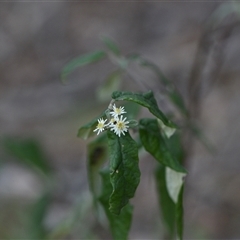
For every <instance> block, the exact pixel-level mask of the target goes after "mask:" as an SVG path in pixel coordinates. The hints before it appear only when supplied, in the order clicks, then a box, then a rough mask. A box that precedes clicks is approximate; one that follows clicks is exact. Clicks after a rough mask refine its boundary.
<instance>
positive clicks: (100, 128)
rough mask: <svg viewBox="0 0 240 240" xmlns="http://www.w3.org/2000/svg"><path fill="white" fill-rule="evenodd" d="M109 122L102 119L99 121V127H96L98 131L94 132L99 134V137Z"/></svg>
mask: <svg viewBox="0 0 240 240" xmlns="http://www.w3.org/2000/svg"><path fill="white" fill-rule="evenodd" d="M106 121H107V119H105V120H103V119H102V118H100V119H98V125H97V127H96V129H94V130H93V131H94V132H96V131H98V132H97V135H98V134H99V133H100V132H102V131H103V130H104V128H105V127H106V125H107V124H105V122H106Z"/></svg>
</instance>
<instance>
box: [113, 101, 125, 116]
mask: <svg viewBox="0 0 240 240" xmlns="http://www.w3.org/2000/svg"><path fill="white" fill-rule="evenodd" d="M123 113H126V112H125V110H124V107H119V108H117V107H116V105H115V104H114V105H113V111H111V112H110V115H112V116H113V117H114V118H116V117H118V116H120V115H122V114H123Z"/></svg>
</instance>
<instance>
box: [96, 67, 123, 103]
mask: <svg viewBox="0 0 240 240" xmlns="http://www.w3.org/2000/svg"><path fill="white" fill-rule="evenodd" d="M120 83H121V72H120V71H114V72H112V73H111V74H110V75H109V76H108V77H107V79H106V81H105V82H104V84H103V85H102V86H101V87H100V88H99V89H98V90H97V96H98V98H99V100H100V101H109V99H111V94H112V92H113V91H116V90H118V89H119V87H120Z"/></svg>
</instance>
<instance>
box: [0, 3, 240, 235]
mask: <svg viewBox="0 0 240 240" xmlns="http://www.w3.org/2000/svg"><path fill="white" fill-rule="evenodd" d="M239 17H240V6H239V4H234V3H227V2H225V3H224V2H223V3H219V2H217V1H216V2H204V3H203V2H202V3H201V2H147V1H146V2H142V1H141V2H140V1H139V2H138V1H135V2H121V1H111V2H107V1H101V2H94V1H92V2H81V1H79V2H67V1H49V2H39V1H36V2H35V1H31V2H20V1H19V2H17V1H16V2H13V1H12V2H11V1H9V2H1V3H0V22H1V23H0V62H1V64H0V138H1V142H0V238H1V239H41V238H43V237H45V236H50V238H56V239H57V238H58V239H59V238H61V239H76V238H78V239H106V238H107V237H106V236H107V235H106V233H105V232H104V230H103V229H102V227H101V226H99V225H98V224H97V223H96V221H95V219H94V214H93V211H92V209H91V204H90V202H91V201H90V199H91V197H90V193H89V190H88V181H87V173H86V145H87V142H86V141H83V140H81V139H79V138H77V136H76V135H77V131H78V129H79V127H80V126H82V125H83V124H84V123H87V122H88V121H90V120H91V119H92V118H93V117H95V116H97V115H98V114H99V113H100V112H101V111H102V110H103V109H105V107H106V102H101V101H99V99H98V98H97V95H96V91H97V89H98V88H99V86H100V84H101V83H103V82H104V80H105V79H106V76H107V75H108V74H109V72H110V71H112V70H114V66H113V64H112V63H110V62H109V61H103V62H100V63H97V64H94V65H88V66H86V67H84V68H79V69H77V70H76V71H74V72H73V73H72V74H71V75H70V76H69V77H68V83H67V84H66V85H64V84H62V83H61V81H60V73H61V70H62V68H63V67H64V66H65V64H66V63H67V62H69V61H70V60H72V59H73V58H74V57H77V56H79V55H82V54H86V53H88V52H90V51H94V50H98V49H103V48H104V46H103V44H102V42H101V40H100V38H101V36H108V37H110V38H112V39H114V40H115V42H116V43H117V44H118V45H119V46H120V48H121V49H122V52H123V53H125V54H126V53H130V52H138V53H140V54H142V55H143V56H145V57H146V58H147V59H149V60H151V61H153V62H155V63H156V64H157V65H158V66H159V67H160V68H161V69H162V71H163V72H164V74H165V75H166V76H167V77H168V78H169V79H171V80H172V81H173V82H174V83H175V85H176V86H177V88H178V89H179V91H180V92H181V93H182V95H183V96H184V99H185V101H186V103H187V105H188V106H189V108H190V110H191V112H192V116H193V118H195V119H197V121H198V123H199V125H200V126H201V128H202V129H203V132H204V133H205V136H206V137H207V138H208V140H209V141H210V142H211V144H212V145H213V146H214V148H215V151H214V152H213V153H210V152H209V151H208V150H207V149H206V148H205V147H204V146H203V145H202V144H200V143H199V142H197V141H194V144H191V145H189V147H188V146H187V145H186V146H185V148H186V151H187V152H188V158H187V162H186V168H187V169H188V172H189V174H188V176H187V178H186V187H185V198H184V205H185V237H184V238H185V239H237V238H240V189H239V186H240V175H239V172H240V161H239V156H240V147H239V139H240V121H239V115H240V108H239V105H240V94H239V90H240V81H239V77H240V47H239V42H240V41H239V40H240V24H239ZM140 76H141V77H142V75H141V74H140ZM143 76H145V75H143ZM150 77H151V79H153V82H151V81H152V80H149V79H150ZM155 80H156V79H154V76H153V75H149V73H146V78H145V81H147V82H149V84H150V85H151V86H153V88H154V81H155ZM126 88H127V87H126ZM134 89H139V88H138V87H137V86H135V85H134V84H132V85H131V89H129V90H134ZM162 108H163V109H165V108H166V106H162ZM26 159H27V160H26ZM29 159H34V161H28V160H29ZM152 162H153V160H152V159H151V158H144V159H143V160H142V161H141V163H140V167H141V170H142V178H141V183H140V186H139V189H138V191H137V193H136V196H135V198H134V200H133V203H134V205H135V210H134V218H133V224H132V228H131V232H130V236H129V237H130V239H159V236H162V235H161V231H162V224H161V221H160V218H159V214H157V213H158V211H159V210H158V206H157V197H156V193H155V185H154V179H153V174H152V170H153V168H154V166H155V165H154V164H153V163H152Z"/></svg>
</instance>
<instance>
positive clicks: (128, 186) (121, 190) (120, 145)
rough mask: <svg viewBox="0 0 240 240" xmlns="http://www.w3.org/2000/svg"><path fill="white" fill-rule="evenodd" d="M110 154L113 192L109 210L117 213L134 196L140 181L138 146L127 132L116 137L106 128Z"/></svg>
mask: <svg viewBox="0 0 240 240" xmlns="http://www.w3.org/2000/svg"><path fill="white" fill-rule="evenodd" d="M108 146H109V156H110V170H111V174H110V181H111V184H112V187H113V192H112V194H111V196H110V200H109V204H110V212H112V213H114V214H117V215H119V214H120V211H121V209H122V208H123V207H124V206H125V205H126V204H127V203H128V201H129V199H130V198H132V197H133V196H134V193H135V191H136V188H137V186H138V184H139V181H140V171H139V167H138V161H139V160H138V146H137V143H136V142H135V141H134V140H133V139H132V138H131V136H130V135H129V133H128V132H127V133H126V134H125V135H124V136H121V137H118V136H117V135H116V134H115V133H113V132H111V131H110V130H108Z"/></svg>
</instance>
